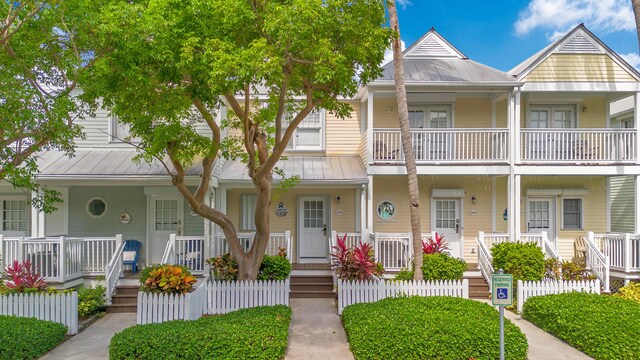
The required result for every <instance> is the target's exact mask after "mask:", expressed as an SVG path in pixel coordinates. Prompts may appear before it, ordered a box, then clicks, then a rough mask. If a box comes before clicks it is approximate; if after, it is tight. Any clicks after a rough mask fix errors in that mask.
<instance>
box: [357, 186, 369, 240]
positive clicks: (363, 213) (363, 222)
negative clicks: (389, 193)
mask: <svg viewBox="0 0 640 360" xmlns="http://www.w3.org/2000/svg"><path fill="white" fill-rule="evenodd" d="M359 191H360V234H362V242H363V243H364V242H366V241H368V240H369V239H365V236H366V235H367V234H366V232H367V214H368V213H369V211H367V186H366V185H364V184H363V185H362V188H361V189H360V190H359Z"/></svg>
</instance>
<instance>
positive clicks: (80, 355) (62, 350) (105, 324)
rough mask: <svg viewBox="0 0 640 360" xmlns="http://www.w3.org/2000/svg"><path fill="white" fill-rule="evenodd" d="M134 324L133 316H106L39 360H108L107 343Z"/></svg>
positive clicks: (126, 314) (134, 318) (127, 314)
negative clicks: (116, 334)
mask: <svg viewBox="0 0 640 360" xmlns="http://www.w3.org/2000/svg"><path fill="white" fill-rule="evenodd" d="M135 324H136V316H135V314H129V313H123V314H107V315H105V317H103V318H102V319H99V320H98V321H96V322H95V323H93V324H92V325H91V326H89V327H88V328H87V329H86V330H84V331H83V332H81V333H80V334H78V335H76V336H74V337H72V338H71V339H69V340H67V341H65V342H64V343H63V344H62V345H60V346H58V347H57V348H55V349H54V350H53V351H51V352H50V353H48V354H47V355H45V356H43V357H41V358H40V359H41V360H102V359H109V342H110V341H111V338H112V337H113V335H115V333H117V332H120V331H122V330H124V329H125V328H128V327H130V326H133V325H135Z"/></svg>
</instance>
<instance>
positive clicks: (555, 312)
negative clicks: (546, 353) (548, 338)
mask: <svg viewBox="0 0 640 360" xmlns="http://www.w3.org/2000/svg"><path fill="white" fill-rule="evenodd" d="M523 317H524V318H525V319H527V320H529V321H531V322H532V323H534V324H536V325H537V326H538V327H540V328H541V329H543V330H544V331H547V332H549V333H551V334H553V335H555V336H557V337H558V338H560V339H562V340H564V341H566V342H567V343H569V344H570V345H571V346H573V347H575V348H576V349H578V350H580V351H582V352H584V353H585V354H587V355H589V356H591V357H593V358H595V359H638V357H639V356H640V355H639V354H640V304H637V303H635V302H633V301H631V300H626V299H621V298H618V297H613V296H603V295H598V294H586V293H579V292H571V293H566V294H558V295H546V296H536V297H532V298H530V299H528V300H527V302H526V303H524V308H523Z"/></svg>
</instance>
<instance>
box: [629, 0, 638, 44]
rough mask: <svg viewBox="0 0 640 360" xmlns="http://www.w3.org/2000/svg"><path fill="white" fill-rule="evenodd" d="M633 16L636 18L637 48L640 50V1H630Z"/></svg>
mask: <svg viewBox="0 0 640 360" xmlns="http://www.w3.org/2000/svg"><path fill="white" fill-rule="evenodd" d="M631 4H632V5H633V14H634V15H635V17H636V31H637V32H638V48H640V0H631Z"/></svg>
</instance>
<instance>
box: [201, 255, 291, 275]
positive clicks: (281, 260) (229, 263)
mask: <svg viewBox="0 0 640 360" xmlns="http://www.w3.org/2000/svg"><path fill="white" fill-rule="evenodd" d="M206 263H207V264H209V265H210V266H211V277H212V278H214V279H216V280H220V281H235V280H237V279H238V263H237V262H236V260H235V259H234V258H233V255H231V254H229V253H226V254H223V255H221V256H218V257H215V258H210V259H207V260H206ZM289 275H291V263H290V262H289V260H288V259H287V253H286V251H284V249H280V252H279V253H278V255H273V256H272V255H265V256H264V257H263V258H262V264H261V265H260V272H259V273H258V280H284V279H286V278H288V277H289Z"/></svg>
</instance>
